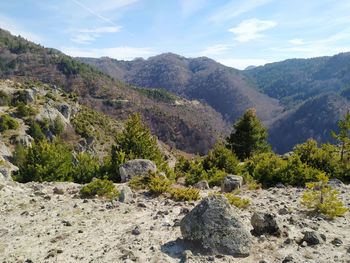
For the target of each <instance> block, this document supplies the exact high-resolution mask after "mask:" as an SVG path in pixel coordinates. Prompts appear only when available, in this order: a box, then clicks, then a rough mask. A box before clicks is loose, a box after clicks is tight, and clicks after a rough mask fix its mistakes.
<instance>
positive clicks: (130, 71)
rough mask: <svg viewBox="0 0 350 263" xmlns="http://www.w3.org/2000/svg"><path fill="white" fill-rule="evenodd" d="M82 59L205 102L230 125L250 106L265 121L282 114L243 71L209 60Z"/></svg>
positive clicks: (138, 81)
mask: <svg viewBox="0 0 350 263" xmlns="http://www.w3.org/2000/svg"><path fill="white" fill-rule="evenodd" d="M78 59H79V60H80V61H82V62H85V63H89V64H90V65H93V66H95V67H96V68H98V69H100V70H101V71H103V72H104V73H106V74H109V75H110V76H112V77H114V78H117V79H121V80H123V81H125V82H126V83H129V84H133V85H137V86H142V87H149V88H164V89H166V90H168V91H171V92H174V93H176V94H178V95H180V96H184V97H187V98H191V99H198V100H201V101H204V102H206V103H208V104H209V105H210V106H212V107H213V108H214V109H215V110H216V111H218V112H220V113H221V114H222V115H223V116H224V117H225V119H227V120H228V121H230V122H233V121H235V120H236V119H237V118H238V117H239V116H240V115H242V114H243V113H244V111H245V110H246V109H247V108H250V107H255V108H256V109H257V112H258V115H259V116H260V118H261V119H262V120H263V121H268V120H271V119H272V118H274V117H276V116H277V115H278V114H279V113H280V112H281V111H282V107H280V106H279V104H278V101H277V100H274V99H272V98H269V97H268V96H266V95H263V94H261V93H260V92H258V91H257V90H256V89H255V88H254V85H253V83H251V82H250V81H249V78H247V77H246V76H245V75H244V74H242V73H241V72H240V71H238V70H236V69H232V68H229V67H225V66H223V65H221V64H219V63H217V62H215V61H214V60H211V59H208V58H205V57H200V58H193V59H192V58H185V57H181V56H178V55H175V54H172V53H165V54H161V55H158V56H154V57H151V58H149V59H147V60H144V59H136V60H133V61H118V60H115V59H110V58H101V59H93V58H78Z"/></svg>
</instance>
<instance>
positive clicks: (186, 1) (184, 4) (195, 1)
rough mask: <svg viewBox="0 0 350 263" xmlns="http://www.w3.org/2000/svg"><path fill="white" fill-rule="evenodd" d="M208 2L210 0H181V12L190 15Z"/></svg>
mask: <svg viewBox="0 0 350 263" xmlns="http://www.w3.org/2000/svg"><path fill="white" fill-rule="evenodd" d="M207 3H208V0H181V2H180V5H181V13H182V15H183V16H185V17H187V16H190V15H192V14H194V13H196V12H198V11H199V10H201V9H202V8H204V7H205V5H206V4H207Z"/></svg>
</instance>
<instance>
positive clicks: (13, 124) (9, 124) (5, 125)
mask: <svg viewBox="0 0 350 263" xmlns="http://www.w3.org/2000/svg"><path fill="white" fill-rule="evenodd" d="M18 127H19V123H18V121H16V120H15V119H14V118H12V117H11V116H9V115H7V114H5V115H2V116H1V117H0V132H4V131H7V130H17V129H18Z"/></svg>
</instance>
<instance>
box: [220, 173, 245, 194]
mask: <svg viewBox="0 0 350 263" xmlns="http://www.w3.org/2000/svg"><path fill="white" fill-rule="evenodd" d="M242 184H243V177H242V176H238V175H232V174H229V175H227V176H225V178H224V180H223V181H222V184H221V191H222V192H224V193H229V192H232V191H233V190H236V189H238V188H240V187H241V186H242Z"/></svg>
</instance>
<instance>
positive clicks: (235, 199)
mask: <svg viewBox="0 0 350 263" xmlns="http://www.w3.org/2000/svg"><path fill="white" fill-rule="evenodd" d="M224 196H225V197H226V198H227V200H228V202H229V203H230V204H231V205H234V206H235V207H238V208H247V207H248V206H249V205H250V200H249V199H245V198H241V197H239V196H236V195H234V194H232V193H226V194H224Z"/></svg>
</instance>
